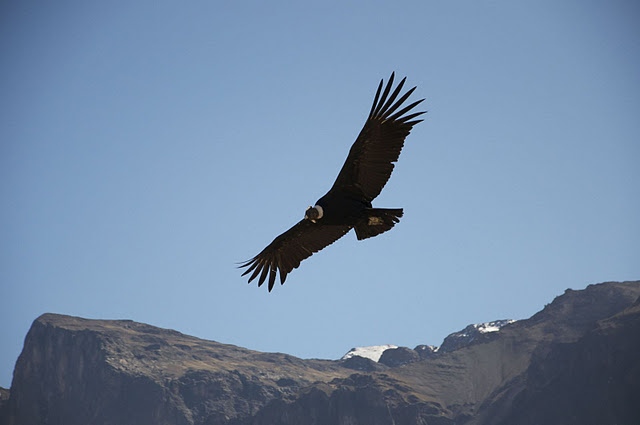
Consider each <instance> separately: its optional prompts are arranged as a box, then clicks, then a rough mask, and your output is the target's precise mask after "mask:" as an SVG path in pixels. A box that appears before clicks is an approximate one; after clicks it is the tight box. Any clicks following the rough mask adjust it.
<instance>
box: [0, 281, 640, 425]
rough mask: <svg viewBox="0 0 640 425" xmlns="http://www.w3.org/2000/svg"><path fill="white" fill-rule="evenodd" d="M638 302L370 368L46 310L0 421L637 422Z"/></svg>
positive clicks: (602, 298)
mask: <svg viewBox="0 0 640 425" xmlns="http://www.w3.org/2000/svg"><path fill="white" fill-rule="evenodd" d="M638 297H640V282H623V283H604V284H599V285H591V286H589V287H587V288H586V289H585V290H581V291H571V290H567V291H566V292H565V293H564V294H563V295H561V296H559V297H557V298H556V299H555V300H554V301H553V302H552V303H551V304H549V305H547V306H546V307H545V308H544V309H543V310H542V311H540V312H539V313H537V314H535V315H534V316H533V317H531V318H530V319H527V320H521V321H518V322H514V323H509V324H506V323H498V322H491V323H488V324H483V325H484V327H483V326H481V325H472V326H471V327H468V328H466V329H464V330H463V331H461V332H462V333H465V334H467V336H466V337H461V335H457V336H455V335H456V334H461V333H460V332H458V333H456V334H452V335H454V336H450V337H448V339H450V341H456V342H457V343H458V342H462V343H460V344H457V345H456V344H453V343H447V340H446V339H445V343H443V344H442V346H441V347H440V349H438V350H436V349H435V348H434V347H432V346H426V345H424V346H423V345H421V346H418V347H416V349H415V350H411V349H409V348H406V347H397V348H391V349H387V350H385V351H384V352H382V355H381V356H380V361H379V362H376V361H373V360H371V359H368V358H364V357H360V356H357V355H356V356H351V357H349V358H346V359H343V360H337V361H329V360H302V359H298V358H295V357H292V356H288V355H286V354H274V353H260V352H256V351H251V350H247V349H244V348H240V347H235V346H232V345H226V344H220V343H217V342H213V341H205V340H201V339H198V338H194V337H190V336H187V335H183V334H181V333H178V332H175V331H171V330H165V329H159V328H155V327H152V326H149V325H145V324H141V323H135V322H131V321H125V320H123V321H103V320H86V319H80V318H75V317H69V316H61V315H53V314H45V315H43V316H41V317H39V318H38V319H37V320H36V321H35V322H34V323H33V326H32V327H31V330H30V331H29V333H28V335H27V338H26V340H25V346H24V349H23V351H22V354H21V355H20V357H19V359H18V362H17V364H16V368H15V371H14V379H13V383H12V387H11V389H10V393H7V391H6V390H3V391H0V396H1V397H0V424H2V425H5V424H6V425H18V424H19V425H32V424H65V425H74V424H96V425H100V424H104V425H111V424H122V425H126V424H138V425H146V424H178V425H180V424H199V425H200V424H202V425H205V424H206V425H215V424H230V425H249V424H251V425H263V424H264V425H266V424H282V425H287V424H299V425H305V424H309V425H311V424H344V425H346V424H350V425H353V424H372V425H378V424H379V425H383V424H384V425H386V424H397V425H405V424H406V425H413V424H416V425H417V424H425V423H428V424H436V425H445V424H451V425H453V424H468V425H485V424H487V425H488V424H498V425H502V424H504V425H506V424H515V425H518V424H523V425H524V424H539V423H545V424H567V423H580V424H599V425H607V424H611V425H613V424H636V423H640V407H639V406H640V403H638V402H637V401H638V400H639V399H640V356H638V353H640V301H637V300H638ZM498 329H499V330H498ZM470 336H472V337H470ZM452 344H453V345H452ZM447 346H448V347H449V348H446V347H447ZM443 347H445V349H443Z"/></svg>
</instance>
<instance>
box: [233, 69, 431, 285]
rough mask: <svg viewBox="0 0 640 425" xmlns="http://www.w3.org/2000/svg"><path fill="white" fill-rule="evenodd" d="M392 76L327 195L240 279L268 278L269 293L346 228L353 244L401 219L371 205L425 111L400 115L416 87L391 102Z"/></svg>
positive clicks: (406, 109)
mask: <svg viewBox="0 0 640 425" xmlns="http://www.w3.org/2000/svg"><path fill="white" fill-rule="evenodd" d="M393 78H394V74H391V77H390V78H389V82H388V84H387V86H386V87H385V89H384V92H383V93H382V96H380V93H381V90H382V84H383V82H382V81H381V82H380V85H379V86H378V91H377V92H376V96H375V99H374V101H373V106H372V107H371V112H370V113H369V117H368V118H367V122H366V123H365V125H364V127H363V129H362V131H361V132H360V134H359V135H358V138H357V139H356V141H355V143H354V144H353V146H352V147H351V150H350V151H349V156H348V157H347V160H346V161H345V163H344V165H343V167H342V169H341V170H340V173H339V174H338V177H337V178H336V181H335V183H334V184H333V186H332V187H331V189H330V190H329V192H327V193H326V194H325V195H324V196H323V197H322V198H320V199H318V200H317V201H316V203H315V205H314V206H313V207H309V208H307V211H306V212H305V217H304V218H303V219H302V220H301V221H300V222H298V223H297V224H295V225H294V226H293V227H292V228H291V229H289V230H287V231H286V232H284V233H283V234H281V235H280V236H278V237H277V238H275V239H274V240H273V242H272V243H271V244H269V246H267V247H266V248H265V249H264V250H262V252H260V254H258V255H257V256H255V257H254V258H252V259H251V260H249V261H247V262H245V263H244V264H242V265H241V267H248V269H247V270H246V271H245V272H244V273H243V276H244V275H246V274H248V273H252V274H251V276H250V277H249V282H251V281H252V280H253V279H255V278H257V277H258V276H259V279H258V286H260V285H262V284H263V283H264V282H265V280H267V277H268V279H269V291H271V289H273V286H274V284H275V279H276V274H277V272H278V271H279V272H280V282H281V283H283V284H284V282H285V279H286V276H287V274H288V273H290V272H291V271H292V270H293V269H295V268H297V267H298V266H299V265H300V262H301V261H302V260H304V259H305V258H308V257H309V256H311V255H312V254H313V253H315V252H317V251H319V250H321V249H323V248H324V247H326V246H328V245H330V244H332V243H333V242H335V241H336V240H338V239H339V238H341V237H342V236H344V235H345V234H346V233H348V232H349V231H350V230H351V229H355V233H356V236H357V238H358V240H361V239H366V238H370V237H373V236H376V235H379V234H380V233H383V232H386V231H387V230H389V229H391V228H392V227H393V226H394V225H395V224H396V223H397V222H399V221H400V217H402V214H403V211H402V209H401V208H395V209H384V208H373V206H372V204H371V202H372V201H373V200H374V198H376V197H377V196H378V195H379V194H380V191H381V190H382V188H383V187H384V185H385V184H386V182H387V180H388V179H389V177H390V176H391V172H392V171H393V167H394V164H393V163H394V162H396V161H397V160H398V157H399V156H400V151H401V150H402V147H403V145H404V140H405V138H406V137H407V135H408V134H409V132H410V131H411V128H412V127H413V126H414V125H415V124H417V123H418V122H420V121H422V120H413V119H414V118H415V117H417V116H419V115H421V114H423V113H424V112H417V113H412V114H409V115H405V114H406V113H407V112H409V111H410V110H411V109H413V108H414V107H415V106H416V105H418V104H419V103H420V102H422V100H419V101H416V102H413V103H412V104H410V105H408V106H406V107H404V108H402V109H400V110H398V109H399V108H400V107H401V106H402V104H403V102H404V101H405V100H407V98H408V97H409V96H410V95H411V93H412V92H413V91H414V90H415V87H414V88H412V89H411V90H409V91H407V92H406V93H405V94H404V95H402V96H401V97H400V98H399V99H398V100H397V101H396V99H397V97H398V95H399V93H400V91H401V89H402V86H403V85H404V82H405V80H406V79H403V80H402V81H401V82H400V84H398V86H397V87H396V88H395V90H394V91H393V93H391V95H389V93H390V91H391V87H392V85H393ZM423 100H424V99H423ZM396 111H397V112H396Z"/></svg>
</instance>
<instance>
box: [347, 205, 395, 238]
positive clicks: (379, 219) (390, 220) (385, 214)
mask: <svg viewBox="0 0 640 425" xmlns="http://www.w3.org/2000/svg"><path fill="white" fill-rule="evenodd" d="M400 217H402V208H370V209H368V210H367V214H366V215H365V216H364V218H363V219H362V220H360V221H359V222H358V224H356V226H355V230H356V236H357V237H358V240H362V239H367V238H371V237H373V236H377V235H379V234H380V233H384V232H386V231H387V230H390V229H391V228H392V227H393V226H395V225H396V223H398V222H400Z"/></svg>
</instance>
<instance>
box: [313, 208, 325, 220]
mask: <svg viewBox="0 0 640 425" xmlns="http://www.w3.org/2000/svg"><path fill="white" fill-rule="evenodd" d="M313 208H315V209H316V210H318V218H317V219H316V220H318V219H320V218H322V215H323V213H324V211H323V210H322V207H321V206H320V205H314V206H313Z"/></svg>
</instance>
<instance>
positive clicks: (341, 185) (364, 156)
mask: <svg viewBox="0 0 640 425" xmlns="http://www.w3.org/2000/svg"><path fill="white" fill-rule="evenodd" d="M393 78H394V74H391V77H390V78H389V82H388V83H387V85H386V87H385V88H384V92H383V93H382V96H380V92H381V90H382V84H383V80H381V81H380V85H379V86H378V91H377V92H376V96H375V98H374V100H373V106H371V112H370V113H369V117H368V118H367V122H366V123H365V124H364V127H363V128H362V131H361V132H360V134H359V135H358V138H357V139H356V141H355V143H354V144H353V146H351V150H350V151H349V156H348V157H347V160H346V161H345V163H344V165H343V166H342V169H341V170H340V174H338V177H337V179H336V181H335V183H334V184H333V187H332V188H331V190H340V191H344V192H348V193H352V194H354V195H356V196H360V197H363V198H364V199H365V200H367V201H369V202H371V201H373V199H374V198H375V197H376V196H378V195H379V194H380V191H382V188H383V187H384V185H385V184H386V183H387V181H388V180H389V177H390V176H391V172H392V171H393V166H394V164H393V163H394V162H396V161H397V160H398V157H399V156H400V151H401V150H402V147H403V145H404V139H405V138H406V137H407V136H408V135H409V132H410V131H411V128H412V127H413V126H414V125H415V124H417V123H419V122H421V121H422V120H416V119H415V118H416V117H418V116H420V115H422V114H424V112H416V113H411V114H409V115H406V114H407V113H408V112H410V111H411V110H412V109H413V108H415V107H416V106H417V105H418V104H419V103H420V102H422V101H423V100H424V99H421V100H418V101H416V102H413V103H411V104H410V105H408V106H406V107H404V108H401V106H402V104H403V103H404V102H405V101H406V100H407V99H408V98H409V96H410V95H411V93H413V91H414V90H415V89H416V88H415V87H414V88H412V89H411V90H409V91H407V92H406V93H405V94H404V95H402V96H401V97H400V98H399V99H397V98H398V95H399V94H400V91H401V90H402V86H403V85H404V82H405V80H406V77H405V78H403V79H402V81H401V82H400V84H398V86H397V87H396V88H395V90H394V91H393V93H391V95H389V93H390V92H391V88H392V86H393ZM396 99H397V100H396ZM400 108H401V109H400Z"/></svg>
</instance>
